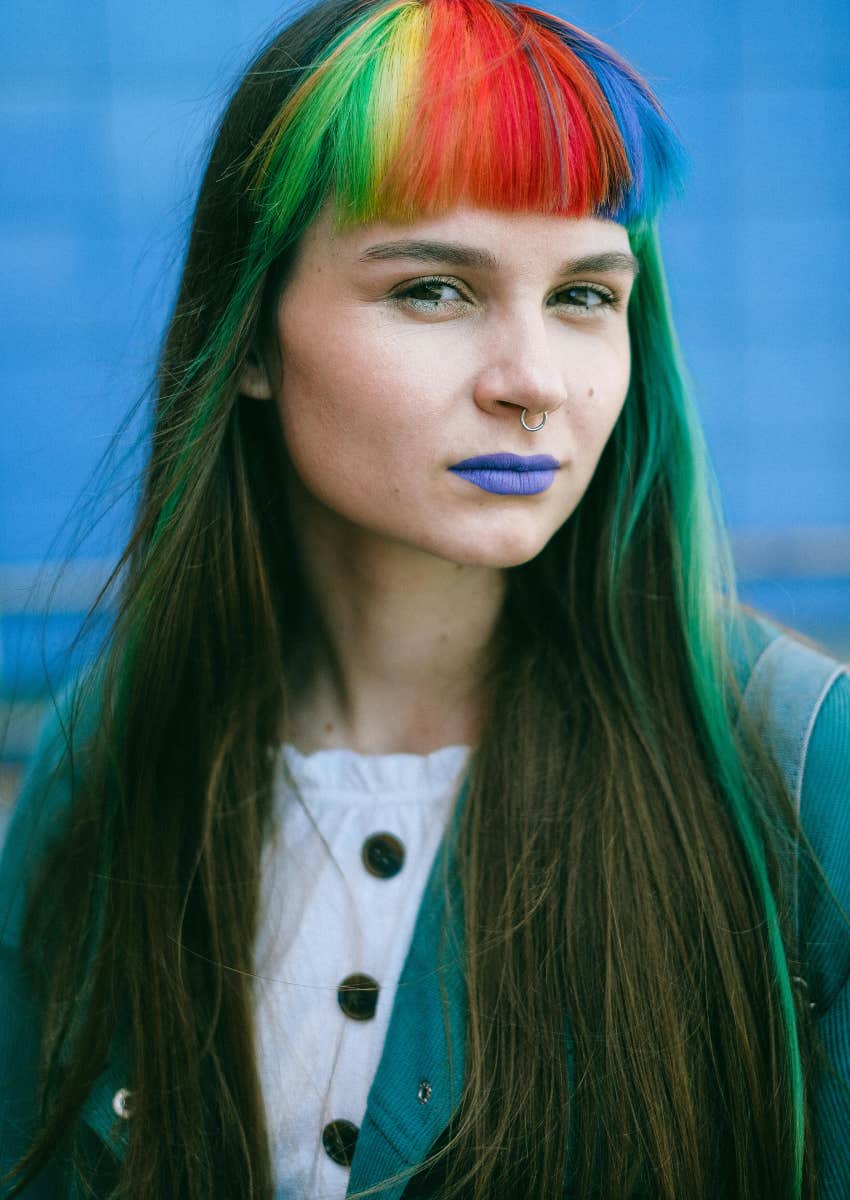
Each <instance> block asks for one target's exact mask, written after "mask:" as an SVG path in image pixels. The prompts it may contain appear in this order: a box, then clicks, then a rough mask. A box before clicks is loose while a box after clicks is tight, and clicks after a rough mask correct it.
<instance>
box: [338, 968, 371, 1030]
mask: <svg viewBox="0 0 850 1200" xmlns="http://www.w3.org/2000/svg"><path fill="white" fill-rule="evenodd" d="M378 991H379V988H378V984H377V982H376V981H375V980H374V979H373V978H372V976H371V975H348V976H347V977H346V978H345V979H343V981H342V983H341V984H340V985H339V989H338V990H337V994H336V998H337V1001H338V1002H339V1006H340V1008H341V1009H342V1011H343V1012H344V1013H345V1015H346V1016H347V1017H351V1019H352V1021H371V1019H372V1017H374V1015H375V1008H376V1006H377V1004H378Z"/></svg>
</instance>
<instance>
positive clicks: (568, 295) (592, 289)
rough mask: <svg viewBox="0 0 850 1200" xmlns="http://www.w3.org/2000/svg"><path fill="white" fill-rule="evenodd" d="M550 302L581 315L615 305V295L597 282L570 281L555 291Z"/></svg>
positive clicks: (590, 313) (591, 313) (594, 312)
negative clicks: (568, 284)
mask: <svg viewBox="0 0 850 1200" xmlns="http://www.w3.org/2000/svg"><path fill="white" fill-rule="evenodd" d="M552 302H553V304H554V305H556V306H560V307H563V308H569V309H572V310H573V312H577V313H581V314H582V315H584V314H588V315H595V314H596V313H601V312H603V311H604V310H605V309H606V308H611V307H613V306H615V305H616V303H617V297H616V296H615V294H614V293H613V292H612V291H611V290H610V289H609V288H606V287H602V285H601V284H599V283H572V284H570V286H569V287H566V288H561V290H560V291H559V292H555V294H554V296H553V297H552Z"/></svg>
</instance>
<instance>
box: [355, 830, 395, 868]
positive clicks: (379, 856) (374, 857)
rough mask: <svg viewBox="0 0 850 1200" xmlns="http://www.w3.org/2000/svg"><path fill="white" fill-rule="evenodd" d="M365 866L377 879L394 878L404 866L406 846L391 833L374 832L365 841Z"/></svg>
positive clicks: (363, 855)
mask: <svg viewBox="0 0 850 1200" xmlns="http://www.w3.org/2000/svg"><path fill="white" fill-rule="evenodd" d="M361 857H362V859H363V866H364V867H365V868H366V870H367V871H368V872H369V874H370V875H374V876H375V878H376V879H392V877H393V875H398V873H399V871H400V870H401V868H402V867H403V866H404V846H403V845H402V843H401V842H400V841H399V839H398V838H397V837H394V836H393V834H391V833H373V834H372V836H371V837H368V838H366V841H365V842H364V843H363V850H362V853H361Z"/></svg>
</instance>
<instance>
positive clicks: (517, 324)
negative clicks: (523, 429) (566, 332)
mask: <svg viewBox="0 0 850 1200" xmlns="http://www.w3.org/2000/svg"><path fill="white" fill-rule="evenodd" d="M547 324H548V323H547V321H546V318H545V317H544V315H543V314H542V313H540V312H537V313H535V314H534V315H533V316H528V315H527V316H521V317H514V318H512V319H510V320H505V321H502V322H500V324H499V325H498V327H496V328H494V329H493V331H492V334H491V339H490V341H489V342H488V343H487V344H486V346H485V350H484V353H483V356H482V362H481V365H480V367H479V370H478V372H477V374H476V377H475V381H474V385H473V399H474V400H475V403H476V404H477V405H478V407H479V408H480V409H482V410H484V411H485V412H488V413H491V414H494V415H498V414H499V413H500V412H501V413H505V414H506V415H508V416H510V417H511V418H512V419H513V418H515V419H516V420H519V417H520V414H521V413H522V411H523V409H527V410H528V413H527V417H526V421H527V423H528V425H531V426H534V425H539V424H540V420H541V418H542V414H543V413H544V412H545V413H548V414H550V415H551V414H552V413H553V412H555V411H556V410H557V409H559V408H561V407H562V405H563V404H564V403H565V402H566V399H567V385H566V378H565V364H564V363H563V361H559V359H558V357H557V355H556V354H555V349H554V347H553V345H552V340H551V333H550V330H549V329H548V328H547Z"/></svg>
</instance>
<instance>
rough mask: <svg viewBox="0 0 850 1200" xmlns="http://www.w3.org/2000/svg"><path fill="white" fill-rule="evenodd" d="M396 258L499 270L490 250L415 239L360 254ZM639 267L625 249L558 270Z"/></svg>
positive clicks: (630, 269)
mask: <svg viewBox="0 0 850 1200" xmlns="http://www.w3.org/2000/svg"><path fill="white" fill-rule="evenodd" d="M395 258H411V259H415V260H416V261H417V262H428V263H450V264H451V265H452V266H454V267H472V268H475V269H477V270H484V271H496V270H498V267H499V263H498V259H496V258H495V257H494V255H492V254H491V253H490V251H489V250H480V249H478V248H477V247H475V246H463V245H461V244H460V243H459V242H432V241H418V240H415V239H411V240H402V241H398V242H378V243H377V244H376V245H374V246H369V247H368V248H367V249H366V250H364V251H363V253H362V254H361V255H360V259H361V261H365V262H373V261H376V260H378V261H386V260H388V259H395ZM639 269H640V264H639V263H638V260H637V259H636V258H635V256H634V255H633V254H626V253H625V252H624V251H622V250H606V251H604V252H602V253H600V254H585V255H582V256H581V257H580V258H568V259H567V260H566V261H565V262H562V263H561V265H560V267H559V268H558V274H559V275H581V274H583V273H585V272H606V271H607V272H610V271H625V272H628V273H629V274H630V275H633V276H636V275H637V273H638V271H639Z"/></svg>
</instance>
